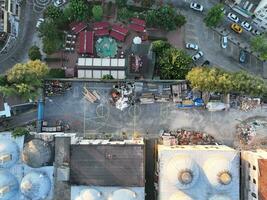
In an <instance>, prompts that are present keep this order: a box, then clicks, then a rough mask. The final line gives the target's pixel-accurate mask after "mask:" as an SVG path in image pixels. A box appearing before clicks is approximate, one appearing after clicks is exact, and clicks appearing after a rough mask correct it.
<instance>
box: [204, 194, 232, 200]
mask: <svg viewBox="0 0 267 200" xmlns="http://www.w3.org/2000/svg"><path fill="white" fill-rule="evenodd" d="M209 200H231V198H230V197H228V196H226V195H222V194H215V195H213V196H211V197H210V198H209Z"/></svg>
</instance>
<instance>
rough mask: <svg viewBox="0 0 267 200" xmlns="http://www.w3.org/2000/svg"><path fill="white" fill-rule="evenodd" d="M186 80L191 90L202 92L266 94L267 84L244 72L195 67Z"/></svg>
mask: <svg viewBox="0 0 267 200" xmlns="http://www.w3.org/2000/svg"><path fill="white" fill-rule="evenodd" d="M186 79H187V80H188V81H189V82H190V85H191V87H192V88H193V89H197V90H199V91H202V92H220V93H224V94H227V93H230V92H237V93H240V94H242V95H251V96H263V95H264V94H266V92H267V84H266V82H265V81H264V80H263V79H261V78H259V77H256V76H252V75H250V74H249V73H247V72H245V71H239V72H234V73H233V72H226V71H224V70H222V69H218V68H215V67H213V68H210V67H195V68H193V69H192V70H191V71H190V72H189V73H188V75H187V76H186Z"/></svg>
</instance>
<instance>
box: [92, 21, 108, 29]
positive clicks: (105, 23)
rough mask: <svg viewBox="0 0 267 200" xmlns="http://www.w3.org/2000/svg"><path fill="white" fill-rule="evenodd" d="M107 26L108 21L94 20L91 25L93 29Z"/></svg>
mask: <svg viewBox="0 0 267 200" xmlns="http://www.w3.org/2000/svg"><path fill="white" fill-rule="evenodd" d="M108 27H109V23H108V22H95V23H94V25H93V29H94V30H99V29H105V28H108Z"/></svg>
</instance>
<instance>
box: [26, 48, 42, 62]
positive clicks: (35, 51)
mask: <svg viewBox="0 0 267 200" xmlns="http://www.w3.org/2000/svg"><path fill="white" fill-rule="evenodd" d="M28 56H29V58H30V59H31V60H41V59H42V55H41V52H40V49H39V47H37V46H35V45H34V46H32V47H31V48H30V49H29V52H28Z"/></svg>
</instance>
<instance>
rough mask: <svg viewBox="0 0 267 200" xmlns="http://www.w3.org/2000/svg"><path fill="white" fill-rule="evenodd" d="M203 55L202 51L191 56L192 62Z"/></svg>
mask: <svg viewBox="0 0 267 200" xmlns="http://www.w3.org/2000/svg"><path fill="white" fill-rule="evenodd" d="M203 55H204V54H203V52H202V51H199V52H197V53H196V54H195V55H193V56H192V59H193V61H196V60H198V59H199V58H201V57H202V56H203Z"/></svg>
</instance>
